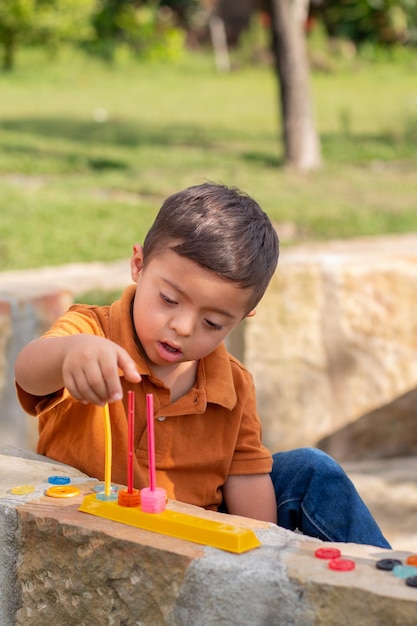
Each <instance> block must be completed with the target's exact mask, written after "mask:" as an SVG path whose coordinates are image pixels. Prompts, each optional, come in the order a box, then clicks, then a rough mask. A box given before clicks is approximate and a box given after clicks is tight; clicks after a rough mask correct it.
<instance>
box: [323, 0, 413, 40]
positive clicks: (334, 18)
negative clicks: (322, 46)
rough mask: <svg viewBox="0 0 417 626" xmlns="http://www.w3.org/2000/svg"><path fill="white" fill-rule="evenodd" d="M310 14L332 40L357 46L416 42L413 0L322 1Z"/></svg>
mask: <svg viewBox="0 0 417 626" xmlns="http://www.w3.org/2000/svg"><path fill="white" fill-rule="evenodd" d="M313 12H314V13H315V15H316V16H317V17H318V18H320V19H322V20H323V22H324V24H325V25H326V28H327V30H328V33H329V34H330V35H331V36H333V37H342V38H346V39H350V40H352V41H355V42H357V43H361V42H364V41H368V42H369V41H371V42H372V41H373V42H376V43H380V44H381V43H382V44H393V43H398V42H401V43H417V32H416V28H417V3H416V2H415V0H323V1H322V2H321V3H319V5H318V8H316V9H315V10H313Z"/></svg>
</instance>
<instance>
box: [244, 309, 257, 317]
mask: <svg viewBox="0 0 417 626" xmlns="http://www.w3.org/2000/svg"><path fill="white" fill-rule="evenodd" d="M254 315H256V309H252V311H249V313H247V314H246V315H245V317H253V316H254Z"/></svg>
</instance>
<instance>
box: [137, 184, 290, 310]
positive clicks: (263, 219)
mask: <svg viewBox="0 0 417 626" xmlns="http://www.w3.org/2000/svg"><path fill="white" fill-rule="evenodd" d="M167 246H168V247H169V248H171V249H172V250H173V251H174V252H176V253H177V254H179V255H181V256H185V257H187V258H189V259H191V260H192V261H194V262H195V263H198V265H201V266H202V267H204V268H205V269H208V270H210V271H212V272H215V273H216V274H218V275H219V276H222V277H224V278H227V279H228V280H231V281H233V282H236V283H238V284H239V286H240V287H242V288H244V289H245V288H251V289H252V290H253V295H252V297H251V298H250V301H249V304H248V307H249V308H248V312H249V311H250V310H252V309H253V308H254V307H255V306H256V305H257V304H258V302H259V301H260V299H261V298H262V296H263V295H264V293H265V290H266V288H267V286H268V284H269V282H270V280H271V278H272V275H273V273H274V271H275V269H276V266H277V263H278V255H279V241H278V235H277V233H276V231H275V229H274V227H273V226H272V224H271V222H270V220H269V218H268V216H267V215H266V213H264V211H263V210H262V209H261V207H260V206H259V204H258V203H257V202H255V200H253V199H252V198H251V197H250V196H248V195H247V194H245V193H243V192H242V191H240V190H239V189H237V188H235V187H227V186H226V185H220V184H215V183H204V184H202V185H196V186H194V187H189V188H188V189H185V190H184V191H180V192H178V193H174V194H173V195H171V196H169V197H168V198H167V199H166V200H165V202H164V203H163V205H162V207H161V208H160V210H159V213H158V214H157V216H156V219H155V221H154V223H153V225H152V227H151V229H150V230H149V232H148V234H147V236H146V238H145V241H144V244H143V257H144V264H146V263H147V261H149V259H150V258H151V257H152V255H154V254H156V253H157V252H158V251H160V250H162V249H163V248H166V247H167Z"/></svg>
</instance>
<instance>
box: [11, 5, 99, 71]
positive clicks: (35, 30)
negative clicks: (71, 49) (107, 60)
mask: <svg viewBox="0 0 417 626" xmlns="http://www.w3.org/2000/svg"><path fill="white" fill-rule="evenodd" d="M95 6H96V0H1V2H0V45H1V46H2V47H3V68H4V69H5V70H11V69H13V66H14V63H15V54H16V50H17V48H18V46H19V45H21V44H23V43H36V44H41V45H49V46H57V45H59V44H60V43H62V42H72V43H73V42H79V41H83V40H85V39H88V38H89V37H91V36H92V34H93V30H92V27H91V16H92V13H93V11H94V9H95Z"/></svg>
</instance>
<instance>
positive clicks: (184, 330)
mask: <svg viewBox="0 0 417 626" xmlns="http://www.w3.org/2000/svg"><path fill="white" fill-rule="evenodd" d="M194 326H195V320H194V316H193V315H191V314H182V315H176V316H175V317H173V318H172V319H171V328H172V329H173V330H175V332H176V333H177V335H180V336H181V337H189V336H190V335H192V334H193V332H194Z"/></svg>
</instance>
